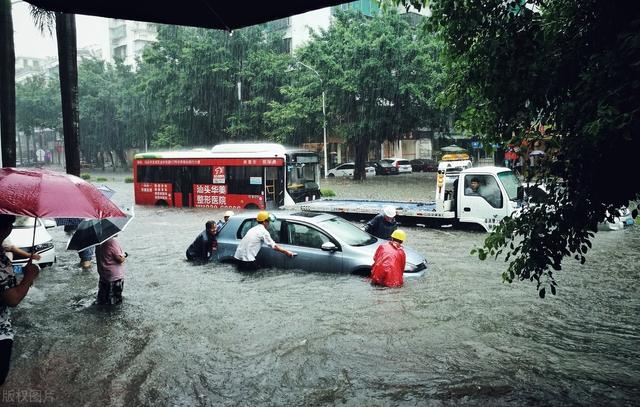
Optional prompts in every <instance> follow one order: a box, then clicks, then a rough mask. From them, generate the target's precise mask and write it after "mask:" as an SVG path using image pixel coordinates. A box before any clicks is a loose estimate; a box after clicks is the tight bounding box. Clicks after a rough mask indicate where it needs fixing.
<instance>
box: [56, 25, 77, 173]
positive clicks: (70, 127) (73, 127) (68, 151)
mask: <svg viewBox="0 0 640 407" xmlns="http://www.w3.org/2000/svg"><path fill="white" fill-rule="evenodd" d="M56 37H57V40H58V61H59V69H60V96H61V101H62V128H63V133H64V154H65V163H66V166H67V174H73V175H76V176H80V148H79V144H78V141H79V132H80V115H79V113H78V58H77V46H76V17H75V15H74V14H66V13H56Z"/></svg>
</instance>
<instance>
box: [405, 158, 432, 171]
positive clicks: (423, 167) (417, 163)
mask: <svg viewBox="0 0 640 407" xmlns="http://www.w3.org/2000/svg"><path fill="white" fill-rule="evenodd" d="M410 163H411V169H412V171H413V172H435V171H438V163H437V162H436V160H432V159H425V158H422V159H415V160H411V161H410Z"/></svg>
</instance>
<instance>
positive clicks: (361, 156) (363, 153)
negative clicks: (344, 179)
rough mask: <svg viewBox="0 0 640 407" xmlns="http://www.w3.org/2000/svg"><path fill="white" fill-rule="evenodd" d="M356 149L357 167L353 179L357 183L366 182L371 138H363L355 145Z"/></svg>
mask: <svg viewBox="0 0 640 407" xmlns="http://www.w3.org/2000/svg"><path fill="white" fill-rule="evenodd" d="M354 147H355V155H356V159H355V165H356V168H355V169H354V170H353V179H354V180H356V181H364V180H365V179H366V178H367V173H366V171H365V170H364V167H365V165H366V163H367V158H368V157H369V137H367V136H361V137H360V138H359V139H358V140H357V141H356V142H355V144H354Z"/></svg>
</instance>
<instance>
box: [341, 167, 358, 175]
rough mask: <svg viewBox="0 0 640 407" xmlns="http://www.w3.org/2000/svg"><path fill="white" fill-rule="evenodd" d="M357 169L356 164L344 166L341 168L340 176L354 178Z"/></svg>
mask: <svg viewBox="0 0 640 407" xmlns="http://www.w3.org/2000/svg"><path fill="white" fill-rule="evenodd" d="M354 168H355V165H354V164H342V165H341V166H340V176H341V177H353V169H354Z"/></svg>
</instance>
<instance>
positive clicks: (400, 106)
mask: <svg viewBox="0 0 640 407" xmlns="http://www.w3.org/2000/svg"><path fill="white" fill-rule="evenodd" d="M439 48H440V44H439V43H438V42H437V41H436V40H435V38H434V36H433V35H431V34H429V33H428V32H427V31H425V30H422V29H420V28H419V27H414V26H412V25H410V24H409V22H408V21H407V20H405V19H403V18H402V17H401V16H399V15H398V14H397V13H396V12H395V11H389V12H384V13H381V14H379V15H377V16H375V17H373V18H368V17H366V16H364V15H362V14H360V13H338V14H337V15H336V18H335V20H334V22H333V23H332V25H331V27H330V28H329V29H328V30H327V31H324V32H322V33H320V34H317V35H314V36H313V40H312V41H311V42H310V43H309V45H307V46H306V47H304V48H302V49H301V50H300V51H299V52H298V58H299V59H300V60H301V61H304V62H305V63H307V64H308V65H310V66H313V67H315V68H316V69H317V70H318V72H319V74H320V76H321V77H322V78H323V81H324V82H323V83H322V84H321V83H320V82H319V81H318V80H317V78H314V77H313V76H312V73H311V72H304V73H301V75H303V74H304V75H307V78H306V81H307V85H302V86H304V88H303V89H302V90H300V89H291V88H284V89H283V91H284V92H285V95H286V96H287V97H288V98H289V99H290V100H291V102H290V103H295V104H296V105H297V107H296V108H293V109H292V108H289V109H282V108H281V107H280V106H277V105H276V106H274V108H277V109H279V111H280V112H281V113H280V115H279V117H277V118H275V117H272V118H271V120H272V121H273V122H276V123H278V122H279V123H283V124H287V123H289V126H290V127H291V128H295V125H294V126H291V123H295V122H296V121H299V120H300V119H301V118H302V117H304V116H305V115H306V114H307V113H310V112H311V110H312V109H311V108H310V107H309V106H310V105H311V104H312V105H314V106H316V107H315V108H314V109H313V110H315V112H317V113H316V114H315V115H314V116H312V117H315V120H314V122H315V123H317V124H319V125H320V128H321V125H322V120H321V116H320V117H319V116H318V115H319V114H321V112H319V111H318V109H317V106H319V105H320V104H319V102H316V101H317V99H316V101H313V103H311V104H310V102H311V100H310V99H308V98H309V97H310V96H309V95H314V96H313V97H314V98H318V97H319V96H320V95H321V93H322V92H321V91H322V90H321V89H320V86H321V85H323V86H324V87H325V89H326V93H327V108H328V116H329V119H328V122H329V126H330V132H331V133H334V134H340V135H342V136H344V137H345V138H346V139H347V140H348V142H350V143H351V144H352V145H353V146H354V149H355V155H356V160H355V162H356V171H355V174H354V179H363V178H364V177H365V172H364V167H365V162H366V160H367V155H368V152H369V146H370V143H372V142H374V143H379V142H382V141H383V140H387V139H394V138H397V137H398V136H400V135H401V134H403V133H406V132H409V131H411V130H414V129H416V128H417V127H421V126H423V125H427V124H429V125H431V126H433V127H439V126H440V125H442V123H444V122H446V118H447V112H446V111H444V110H442V109H440V108H439V107H438V106H437V104H436V102H435V100H436V97H437V95H438V93H439V90H440V89H439V86H440V85H439V84H440V83H441V82H442V80H441V76H442V72H441V68H440V65H439V63H438V54H439ZM301 82H302V81H301V80H299V81H298V82H297V83H298V84H300V83H301ZM318 117H319V119H318ZM318 133H319V134H321V133H320V132H318Z"/></svg>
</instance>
